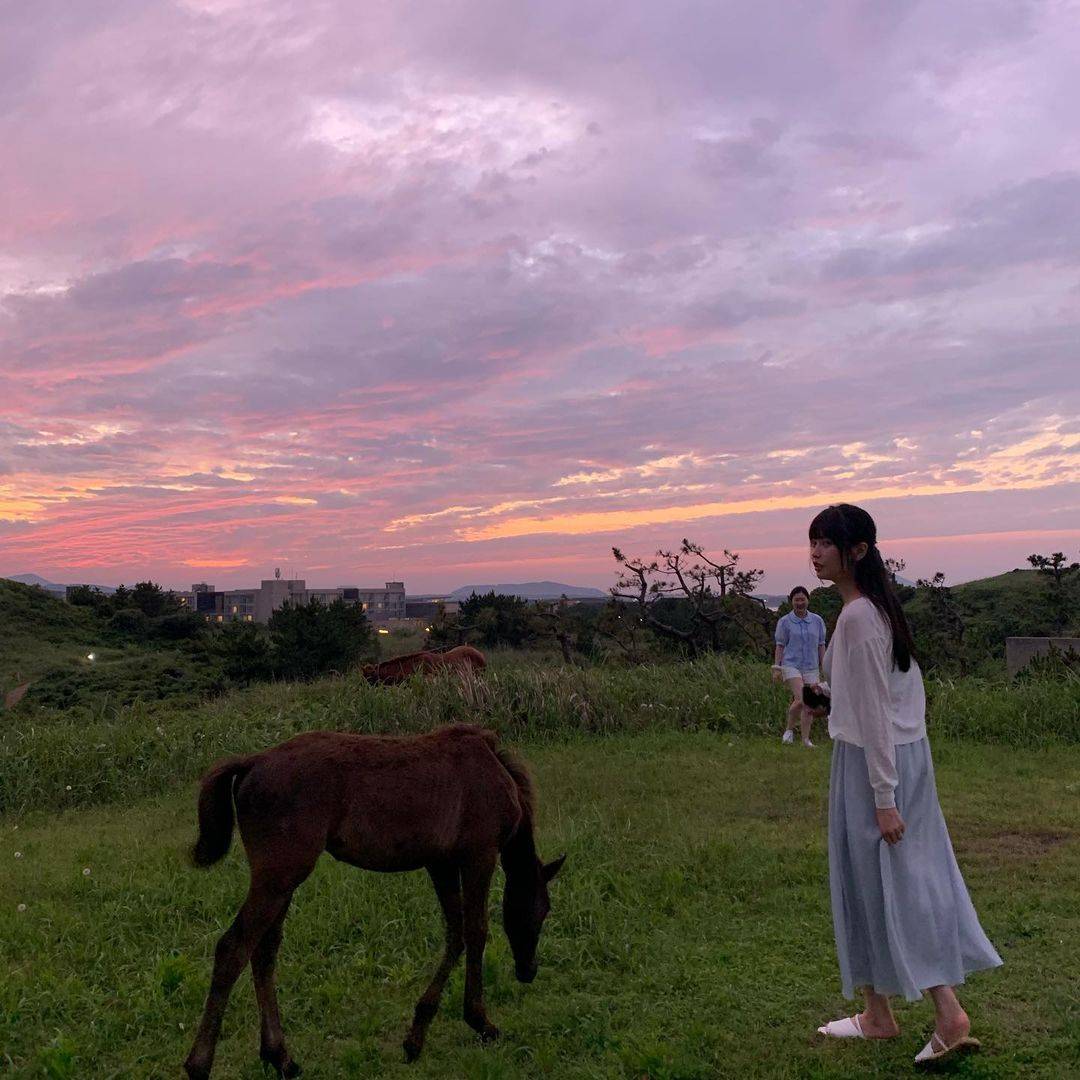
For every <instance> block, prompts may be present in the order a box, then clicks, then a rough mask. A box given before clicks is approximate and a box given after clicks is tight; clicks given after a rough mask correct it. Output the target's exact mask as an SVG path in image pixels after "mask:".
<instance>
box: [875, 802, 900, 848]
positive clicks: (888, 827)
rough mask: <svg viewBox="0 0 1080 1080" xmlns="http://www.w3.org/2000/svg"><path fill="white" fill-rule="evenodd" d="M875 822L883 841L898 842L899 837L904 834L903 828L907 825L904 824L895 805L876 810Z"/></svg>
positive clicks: (888, 842)
mask: <svg viewBox="0 0 1080 1080" xmlns="http://www.w3.org/2000/svg"><path fill="white" fill-rule="evenodd" d="M877 823H878V828H879V829H880V830H881V835H882V837H883V838H884V840H885V843H887V844H899V843H900V839H901V837H902V836H903V835H904V830H905V829H906V828H907V826H906V825H905V824H904V819H903V818H902V817H901V816H900V811H899V810H897V809H896V807H895V806H890V807H889V808H888V809H887V810H878V811H877Z"/></svg>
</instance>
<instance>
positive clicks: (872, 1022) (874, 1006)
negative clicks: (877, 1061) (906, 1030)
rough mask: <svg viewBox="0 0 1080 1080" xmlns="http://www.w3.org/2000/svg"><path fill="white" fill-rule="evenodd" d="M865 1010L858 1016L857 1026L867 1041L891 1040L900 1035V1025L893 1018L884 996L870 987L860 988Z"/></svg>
mask: <svg viewBox="0 0 1080 1080" xmlns="http://www.w3.org/2000/svg"><path fill="white" fill-rule="evenodd" d="M862 992H863V997H864V998H865V999H866V1008H865V1010H864V1011H863V1012H862V1013H860V1014H859V1026H860V1027H861V1028H862V1030H863V1034H864V1035H866V1037H867V1038H869V1039H891V1038H892V1037H893V1036H894V1035H899V1034H900V1025H899V1024H898V1023H897V1022H896V1017H895V1016H893V1011H892V1006H891V1005H890V1004H889V998H888V996H887V995H885V994H879V993H877V992H876V991H875V990H874V988H873V987H872V986H864V987H863V988H862Z"/></svg>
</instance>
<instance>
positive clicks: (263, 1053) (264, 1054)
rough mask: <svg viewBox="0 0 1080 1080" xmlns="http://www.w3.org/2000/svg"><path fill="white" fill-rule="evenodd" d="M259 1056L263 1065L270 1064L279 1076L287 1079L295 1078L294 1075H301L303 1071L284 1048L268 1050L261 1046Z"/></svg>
mask: <svg viewBox="0 0 1080 1080" xmlns="http://www.w3.org/2000/svg"><path fill="white" fill-rule="evenodd" d="M259 1057H260V1058H261V1060H262V1063H263V1065H269V1066H270V1068H272V1069H273V1070H274V1072H276V1073H277V1074H278V1076H283V1077H285V1080H293V1077H295V1076H299V1075H300V1073H301V1072H302V1071H303V1070H302V1069H301V1068H300V1066H299V1065H297V1063H296V1062H295V1061H293V1059H292V1058H291V1057H289V1055H288V1053H287V1052H286V1051H285V1050H284V1049H280V1050H266V1049H264V1048H260V1050H259Z"/></svg>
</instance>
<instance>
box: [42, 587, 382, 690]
mask: <svg viewBox="0 0 1080 1080" xmlns="http://www.w3.org/2000/svg"><path fill="white" fill-rule="evenodd" d="M38 591H40V590H38ZM69 601H70V603H71V604H72V605H73V606H74V607H75V608H76V609H81V610H82V611H84V612H85V613H86V614H87V616H88V618H87V619H85V620H81V621H80V622H79V624H78V626H77V628H75V627H71V628H68V629H67V633H66V637H67V638H68V639H72V640H79V641H82V642H86V643H87V644H86V648H87V651H85V652H84V653H83V654H82V655H81V656H78V657H75V658H71V659H67V660H65V661H63V662H55V663H52V664H51V665H49V666H48V667H47V668H46V669H45V670H44V671H43V672H41V673H40V674H39V675H37V676H36V677H35V678H34V679H33V681H32V683H31V686H30V690H29V693H28V694H27V697H26V699H25V700H26V703H27V707H33V706H44V707H49V708H72V707H75V706H79V705H85V706H94V705H99V704H101V703H104V702H108V703H109V704H111V705H113V706H117V705H125V704H130V703H132V702H134V701H136V700H144V701H145V700H155V699H158V700H160V699H165V698H168V699H185V698H186V699H189V700H203V699H205V698H207V697H212V696H214V695H216V694H219V693H223V692H225V691H227V690H230V689H233V688H236V687H242V686H247V685H249V684H251V683H255V682H264V681H270V680H274V679H285V680H297V679H314V678H317V677H319V676H323V675H327V674H332V673H335V672H338V673H345V672H348V671H351V670H352V669H353V668H354V667H356V666H357V664H359V663H360V662H361V661H362V660H364V659H367V658H369V657H370V656H372V655H374V653H376V652H377V646H375V645H374V642H373V639H372V634H371V629H370V626H369V624H368V621H367V618H366V616H365V615H364V613H363V611H362V609H361V608H359V607H358V606H356V605H347V604H343V603H342V602H341V601H335V602H334V603H332V604H329V605H324V604H321V603H319V602H317V601H315V602H313V603H310V604H305V605H286V606H285V607H282V608H280V609H278V610H277V611H275V612H274V613H273V615H272V616H271V618H270V620H269V622H268V623H267V624H266V625H265V626H264V625H259V624H255V623H247V622H238V621H229V622H225V623H220V624H219V623H216V622H208V621H207V620H206V618H205V617H204V616H203V615H202V614H199V613H198V612H194V611H191V610H190V609H189V608H187V607H186V606H185V605H183V604H181V603H180V601H179V600H178V599H177V597H176V596H175V595H174V594H173V593H172V592H170V591H168V590H166V589H163V588H162V587H161V586H160V585H158V584H156V583H155V582H152V581H142V582H139V583H138V584H136V585H135V586H133V587H132V588H126V587H124V586H123V585H121V586H120V587H119V588H118V589H117V590H116V592H114V593H112V594H106V593H103V592H101V591H100V590H97V589H94V588H92V587H89V586H80V587H79V588H77V589H73V590H72V591H71V593H70V595H69ZM42 604H43V605H46V606H51V605H58V602H57V601H55V600H53V599H51V598H49V597H47V596H45V595H44V594H42V596H41V597H40V598H39V606H40V605H42ZM42 616H43V617H44V618H47V617H48V615H47V612H45V611H44V610H43V611H42Z"/></svg>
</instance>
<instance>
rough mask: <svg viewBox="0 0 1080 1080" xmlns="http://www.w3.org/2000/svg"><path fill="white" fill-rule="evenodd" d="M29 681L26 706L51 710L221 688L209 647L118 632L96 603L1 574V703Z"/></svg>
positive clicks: (192, 695)
mask: <svg viewBox="0 0 1080 1080" xmlns="http://www.w3.org/2000/svg"><path fill="white" fill-rule="evenodd" d="M91 655H92V656H93V659H92V660H91V659H90V656H91ZM27 682H28V683H30V690H29V693H28V694H27V695H26V697H25V698H24V699H23V700H24V705H23V706H22V707H23V708H34V707H35V706H44V707H46V708H53V709H57V708H59V709H69V708H71V707H73V706H76V705H83V706H94V705H102V704H105V703H107V704H111V705H113V706H117V705H125V704H130V703H131V702H133V701H136V700H158V699H160V698H166V697H168V698H174V697H184V696H186V697H189V698H191V699H192V700H197V699H200V698H202V697H205V696H207V695H209V694H213V693H217V692H219V691H220V690H221V689H222V686H223V680H222V676H221V672H220V670H219V669H218V668H217V666H216V665H214V664H213V663H210V662H208V658H207V656H206V653H205V650H201V649H198V648H196V647H193V646H192V645H189V644H188V643H178V644H176V643H166V642H159V641H153V640H149V639H148V638H147V636H146V635H145V634H144V635H143V636H142V639H137V638H133V637H131V636H125V635H122V634H119V633H117V632H116V631H115V630H111V629H110V628H109V626H108V624H107V617H106V616H103V615H102V614H100V613H97V612H95V611H94V610H93V609H92V608H89V607H79V606H76V605H73V604H68V603H66V602H65V601H63V600H58V599H56V598H55V597H52V596H50V595H49V594H48V593H47V592H45V590H44V589H40V588H37V587H36V586H33V585H23V584H20V583H19V582H14V581H7V580H2V579H0V703H2V697H3V694H4V693H5V692H7V691H8V690H12V689H14V688H15V687H16V686H19V685H20V684H22V683H27Z"/></svg>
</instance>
